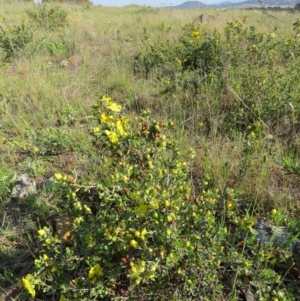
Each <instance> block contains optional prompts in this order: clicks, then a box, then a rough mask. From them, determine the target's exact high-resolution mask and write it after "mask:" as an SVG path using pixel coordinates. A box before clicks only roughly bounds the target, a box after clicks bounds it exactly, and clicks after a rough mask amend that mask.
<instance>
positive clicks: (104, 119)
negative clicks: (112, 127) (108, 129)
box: [100, 113, 114, 124]
mask: <svg viewBox="0 0 300 301" xmlns="http://www.w3.org/2000/svg"><path fill="white" fill-rule="evenodd" d="M100 121H101V122H102V123H107V124H111V123H112V122H113V121H114V117H113V116H111V115H107V114H106V113H102V114H101V115H100Z"/></svg>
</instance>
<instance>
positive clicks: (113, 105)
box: [106, 102, 122, 112]
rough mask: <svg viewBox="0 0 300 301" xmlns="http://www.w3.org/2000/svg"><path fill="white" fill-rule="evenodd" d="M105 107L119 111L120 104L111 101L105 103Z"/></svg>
mask: <svg viewBox="0 0 300 301" xmlns="http://www.w3.org/2000/svg"><path fill="white" fill-rule="evenodd" d="M106 107H107V108H108V109H109V110H111V111H113V112H120V111H121V109H122V107H121V105H118V104H117V103H115V102H111V103H110V104H107V105H106Z"/></svg>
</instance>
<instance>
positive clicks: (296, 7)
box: [294, 3, 300, 11]
mask: <svg viewBox="0 0 300 301" xmlns="http://www.w3.org/2000/svg"><path fill="white" fill-rule="evenodd" d="M294 8H295V10H297V11H300V3H297V4H296V5H295V7H294Z"/></svg>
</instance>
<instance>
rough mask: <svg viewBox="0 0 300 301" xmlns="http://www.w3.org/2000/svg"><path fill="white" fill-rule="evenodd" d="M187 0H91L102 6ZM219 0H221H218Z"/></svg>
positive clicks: (151, 4)
mask: <svg viewBox="0 0 300 301" xmlns="http://www.w3.org/2000/svg"><path fill="white" fill-rule="evenodd" d="M186 1H187V0H92V2H93V4H94V5H103V6H124V5H130V4H138V5H147V6H156V7H162V6H173V5H179V4H181V3H184V2H186ZM199 1H200V2H203V3H206V4H208V3H209V2H210V3H211V2H213V1H209V0H204V1H201V0H199ZM220 2H221V1H220Z"/></svg>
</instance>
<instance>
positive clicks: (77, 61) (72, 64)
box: [60, 54, 83, 69]
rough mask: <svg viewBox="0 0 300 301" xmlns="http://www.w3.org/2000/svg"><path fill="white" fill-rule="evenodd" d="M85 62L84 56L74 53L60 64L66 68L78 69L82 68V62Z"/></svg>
mask: <svg viewBox="0 0 300 301" xmlns="http://www.w3.org/2000/svg"><path fill="white" fill-rule="evenodd" d="M82 62H83V58H82V56H80V55H77V54H76V55H72V56H71V57H69V58H68V59H66V60H63V61H61V62H60V65H61V66H62V67H65V68H69V69H78V68H80V66H81V64H82Z"/></svg>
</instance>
